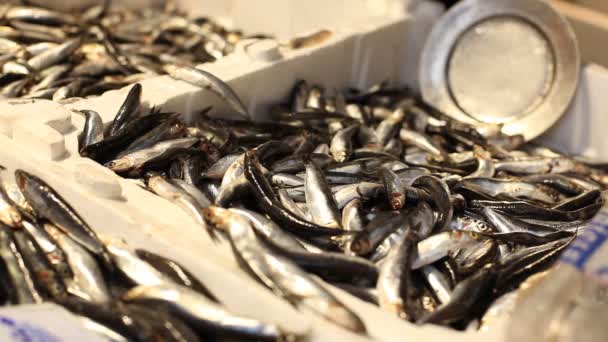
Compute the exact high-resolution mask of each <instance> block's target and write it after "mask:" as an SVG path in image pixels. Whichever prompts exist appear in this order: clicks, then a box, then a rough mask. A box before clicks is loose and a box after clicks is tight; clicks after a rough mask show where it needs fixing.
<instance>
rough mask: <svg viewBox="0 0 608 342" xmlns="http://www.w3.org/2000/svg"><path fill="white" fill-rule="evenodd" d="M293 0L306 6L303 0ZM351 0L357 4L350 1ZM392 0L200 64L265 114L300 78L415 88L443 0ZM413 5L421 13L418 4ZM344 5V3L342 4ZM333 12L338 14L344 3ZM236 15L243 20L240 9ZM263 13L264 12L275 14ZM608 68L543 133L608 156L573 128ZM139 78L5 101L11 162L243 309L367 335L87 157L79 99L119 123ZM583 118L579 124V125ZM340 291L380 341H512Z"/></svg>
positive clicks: (165, 95) (167, 81) (97, 222)
mask: <svg viewBox="0 0 608 342" xmlns="http://www.w3.org/2000/svg"><path fill="white" fill-rule="evenodd" d="M211 2H213V1H211ZM368 2H376V3H380V2H378V1H357V6H359V5H361V6H364V5H365V3H368ZM189 3H191V4H193V3H195V2H189ZM218 3H219V2H218ZM245 3H247V4H245ZM259 3H260V7H259V9H260V11H262V12H263V13H267V10H263V9H264V8H265V7H264V4H270V3H274V4H277V2H276V1H260V2H259ZM285 3H290V4H292V5H294V6H296V5H295V3H296V1H293V2H292V1H285ZM307 3H310V4H312V5H314V9H312V10H310V11H313V10H318V11H319V12H322V10H320V8H322V5H323V4H322V2H317V1H309V2H307ZM340 3H341V4H342V5H344V6H347V5H345V3H346V1H344V2H342V1H340ZM348 3H351V2H350V1H349V2H348ZM353 3H354V1H353ZM381 3H383V4H384V5H385V6H386V7H385V8H386V10H385V11H379V12H378V13H381V15H378V13H370V14H369V15H367V16H364V15H362V13H361V12H358V13H359V14H357V13H354V12H356V11H354V12H353V13H351V14H349V15H352V16H351V18H352V21H351V22H341V23H340V25H338V26H331V28H332V29H333V31H334V35H333V36H332V38H331V39H330V40H328V41H326V42H323V43H322V44H320V45H318V46H315V47H311V48H306V49H301V50H296V51H286V50H281V49H279V50H277V48H276V47H273V46H272V44H269V42H258V43H254V44H250V45H247V44H246V43H244V44H242V45H240V47H239V49H238V51H237V52H235V53H234V54H233V55H230V56H228V57H226V58H224V59H221V60H219V61H218V62H216V63H213V64H205V65H201V66H200V67H201V68H203V69H205V70H208V71H210V72H212V73H213V74H215V75H217V76H218V77H220V78H222V79H223V80H225V81H226V82H228V83H229V84H230V85H231V86H232V87H233V88H234V89H235V90H236V91H237V93H239V95H240V96H241V97H242V99H243V100H244V102H245V104H246V105H247V106H248V107H249V109H250V111H251V112H252V113H254V115H255V116H256V117H257V118H263V117H264V116H265V113H266V109H267V107H268V105H269V104H273V103H276V102H277V101H280V100H283V99H285V97H286V96H287V94H288V92H289V91H290V89H291V87H292V86H293V84H294V82H295V81H296V80H297V79H306V80H308V81H309V82H311V83H319V84H323V85H324V86H326V87H328V88H331V87H336V88H344V87H346V86H355V87H362V88H363V87H367V86H370V85H372V84H374V83H377V82H380V81H383V80H390V81H392V82H393V83H400V84H401V83H405V84H408V85H410V86H415V84H416V80H417V66H418V60H417V58H418V55H419V52H420V51H421V48H422V44H423V42H424V38H425V37H426V35H427V34H428V32H429V30H430V28H431V27H432V24H433V23H434V22H435V20H436V19H437V18H438V17H439V15H440V14H441V13H442V8H441V6H438V5H437V4H435V3H432V2H426V1H420V2H417V3H415V4H413V5H412V4H410V6H409V7H406V6H405V4H404V2H402V1H390V0H386V1H381ZM235 4H236V5H235ZM239 4H240V5H239ZM312 5H311V6H312ZM239 6H242V7H239ZM247 6H252V5H251V4H250V3H249V2H247V1H236V0H233V1H227V2H225V3H224V6H223V7H222V6H220V7H216V10H217V11H218V12H217V13H216V14H218V13H219V14H218V15H226V16H228V15H231V14H235V13H239V12H238V11H237V10H236V9H239V8H240V9H242V10H243V11H244V12H243V14H242V15H243V17H241V18H240V19H242V20H243V22H245V21H246V20H248V19H247V18H246V17H247V16H246V15H245V14H246V11H245V9H246V8H248V7H247ZM297 6H302V5H300V4H298V5H297ZM351 6H354V5H351ZM211 7H213V6H211ZM211 7H210V8H211ZM256 8H257V7H256ZM406 8H409V9H411V12H409V13H408V12H407V11H406V10H405V9H406ZM294 9H296V10H299V7H288V6H287V7H283V8H281V9H280V10H278V11H277V9H276V8H275V9H274V10H275V11H274V12H273V13H275V14H273V15H274V16H276V15H277V14H276V13H277V12H281V11H284V12H285V15H286V16H287V15H288V14H289V13H291V14H294V15H295V14H296V13H297V11H296V12H294ZM339 9H340V7H336V8H334V9H333V10H339ZM389 9H390V10H389ZM305 12H306V13H310V12H308V11H305ZM319 14H322V15H323V16H324V15H326V14H323V13H319ZM333 14H334V16H335V15H336V14H337V13H335V12H334V13H333ZM285 18H291V17H289V16H287V17H285ZM285 18H284V17H280V16H278V19H277V20H288V19H285ZM232 19H233V21H234V22H235V24H237V25H236V26H239V25H238V24H239V23H240V22H237V20H236V19H237V18H236V17H235V18H232ZM317 19H318V20H319V21H315V22H314V23H312V24H314V25H319V26H318V27H314V25H312V24H311V23H306V22H304V23H298V24H296V26H291V27H288V28H285V27H284V26H281V27H279V28H277V30H282V32H275V33H276V34H277V35H278V36H283V37H291V36H294V35H297V34H300V33H305V32H306V31H314V30H316V29H320V28H326V26H324V24H325V22H323V21H322V20H321V19H320V18H317ZM317 19H315V20H317ZM329 19H331V16H329ZM249 20H251V18H249ZM258 20H259V21H264V17H261V18H260V19H258ZM289 20H291V19H289ZM267 21H270V20H267ZM257 24H262V25H263V24H264V23H257ZM247 25H251V27H254V26H255V25H256V23H249V24H247ZM269 25H270V24H269ZM300 25H301V26H300ZM262 29H263V28H259V30H262ZM270 29H272V28H270ZM256 30H257V28H256ZM299 30H302V31H299ZM277 52H278V54H277ZM277 56H278V57H277ZM607 75H608V73H606V72H605V71H604V70H603V69H601V68H599V67H595V66H589V67H586V68H585V70H584V72H583V76H582V77H583V81H582V82H581V86H580V90H579V94H578V95H577V99H576V101H575V102H574V103H573V106H572V108H571V110H570V111H569V113H568V115H566V116H565V118H564V119H563V120H562V121H560V124H559V125H558V126H557V127H556V128H554V129H552V130H551V132H549V133H548V134H547V135H545V136H544V137H543V138H542V139H543V141H545V142H547V143H549V144H550V145H552V146H555V147H557V148H559V149H562V150H566V151H571V152H588V153H590V154H593V153H595V154H596V155H598V156H599V155H600V154H599V151H600V149H601V145H600V144H601V139H600V136H601V135H600V134H599V133H598V134H596V135H594V134H580V135H576V134H573V132H576V130H577V129H579V128H581V127H584V124H585V120H589V119H593V120H597V122H600V121H599V120H601V119H600V117H601V113H602V112H603V108H605V107H604V106H602V104H603V103H602V101H608V100H603V99H602V97H601V96H599V92H600V89H603V87H605V85H608V76H607ZM141 83H142V86H143V93H142V101H143V103H144V105H145V106H148V107H152V106H162V107H163V108H164V109H166V110H173V111H178V112H181V113H184V114H186V115H187V114H189V113H192V112H193V111H196V110H200V109H202V108H204V107H206V106H209V105H213V107H214V112H216V113H221V112H222V111H223V109H225V108H226V107H225V105H224V104H223V103H222V102H221V101H220V100H219V99H218V98H217V97H216V96H215V95H214V94H211V93H209V92H207V91H204V90H201V89H199V88H196V87H194V86H191V85H189V84H186V83H184V82H180V81H175V80H173V79H171V78H170V77H168V76H161V77H155V78H151V79H149V80H145V81H143V82H141ZM128 88H129V87H126V88H124V89H121V90H118V91H110V92H107V93H105V94H104V95H102V96H100V97H97V98H91V99H86V100H82V101H78V102H76V103H73V104H69V105H65V106H62V105H59V104H55V103H53V102H51V101H11V102H5V103H0V133H2V134H0V144H2V146H3V147H4V148H3V150H2V152H0V164H2V165H3V166H5V167H7V168H8V171H6V172H12V171H13V170H14V169H15V168H24V169H26V170H28V171H31V172H33V173H35V174H37V175H39V176H41V177H42V178H43V179H45V180H47V181H48V182H49V183H50V184H51V185H52V186H53V187H55V188H56V189H57V191H58V192H59V193H61V194H62V195H63V196H64V197H65V198H66V199H67V200H68V201H69V202H70V203H71V204H73V206H74V207H75V209H76V210H77V211H78V212H79V213H81V214H82V216H83V217H84V219H85V220H86V221H87V222H89V224H90V225H91V226H92V228H93V229H95V230H96V231H98V232H99V233H100V234H102V235H103V236H111V237H114V238H122V239H125V240H126V241H128V242H129V244H130V245H131V246H133V247H145V248H147V249H150V250H152V251H155V252H157V253H160V254H163V255H166V256H168V257H171V258H173V259H175V260H177V261H178V262H180V263H182V264H184V265H185V266H186V267H187V268H189V269H190V270H192V271H193V273H194V274H195V275H196V276H198V277H199V278H200V279H201V280H202V281H203V282H204V283H205V284H206V285H208V286H209V288H210V290H211V291H212V292H214V293H216V294H217V296H218V297H219V299H220V300H221V301H222V302H224V303H225V304H226V306H227V307H228V309H230V310H232V311H234V312H235V313H240V314H243V315H247V316H251V317H254V318H259V319H262V320H266V321H271V322H277V323H279V324H281V325H284V326H289V327H293V329H312V339H311V340H312V341H356V340H365V338H363V337H361V336H356V335H353V334H351V333H348V332H346V331H345V330H343V329H340V328H338V327H336V326H334V325H332V324H329V323H327V322H325V321H323V320H322V319H320V318H318V317H316V316H314V315H313V314H309V313H306V312H298V311H296V310H294V309H293V308H292V307H290V306H289V305H288V304H286V302H284V301H283V300H281V299H279V298H277V297H275V296H274V295H273V294H272V293H271V292H270V291H269V290H267V289H265V288H263V287H262V286H261V285H259V284H257V283H255V282H254V281H253V280H252V279H250V278H249V276H247V275H246V274H245V273H244V272H243V271H241V270H240V269H239V268H238V266H237V265H236V263H235V261H234V258H233V256H232V253H231V252H230V250H229V248H228V246H227V245H216V244H214V243H212V242H211V241H210V240H209V238H208V237H207V235H206V234H205V233H204V232H203V230H202V229H201V227H199V226H197V225H196V224H195V223H194V222H193V221H192V220H191V219H190V218H189V217H188V216H187V215H186V214H185V213H183V212H182V211H181V210H180V208H178V207H177V206H175V205H174V204H172V203H171V202H169V201H167V200H164V199H162V198H160V197H157V196H155V195H153V194H151V193H149V192H147V191H145V190H143V189H141V188H139V187H138V186H137V185H135V184H134V183H132V182H131V181H129V180H125V179H122V178H121V177H119V176H117V175H115V174H114V173H112V172H111V171H109V170H107V169H106V168H105V167H103V166H101V165H98V164H97V163H95V162H93V161H91V160H88V159H85V158H81V157H80V156H79V155H78V153H77V135H78V133H79V132H80V130H81V129H82V126H83V119H82V117H80V116H79V115H77V114H74V113H72V112H71V111H70V110H69V109H70V108H74V109H93V110H96V111H97V112H99V114H100V115H101V116H102V118H103V120H104V122H105V123H107V122H110V121H111V120H112V119H113V117H114V115H115V113H116V111H117V109H118V107H119V106H120V104H121V103H122V101H123V100H124V97H125V96H126V94H127V92H128V90H129V89H128ZM585 115H586V116H585ZM573 122H577V123H578V126H577V125H575V124H573ZM581 125H583V126H581ZM598 127H599V126H598ZM564 132H567V133H566V134H565V133H564ZM594 148H596V149H594ZM594 151H596V152H594ZM5 178H7V179H8V178H11V177H5ZM332 291H334V292H335V293H336V295H337V296H338V297H339V298H340V299H341V300H343V301H344V302H345V304H346V305H348V306H349V307H350V308H351V309H353V311H355V312H356V313H357V314H358V315H359V316H360V317H361V318H362V319H363V320H364V321H365V324H366V326H367V328H368V331H369V334H370V337H371V338H372V339H376V340H381V341H401V340H404V339H408V340H413V341H441V340H448V339H449V340H450V341H482V340H490V341H501V340H502V336H503V335H504V334H503V329H504V322H498V323H497V324H496V325H495V326H493V328H492V329H490V330H489V331H483V332H456V331H452V330H449V329H445V328H441V327H436V326H431V325H427V326H423V327H419V326H415V325H413V324H410V323H408V322H405V321H403V320H401V319H399V318H397V317H394V316H393V315H392V314H390V313H386V312H383V311H381V310H380V309H379V308H377V307H375V306H373V305H370V304H368V303H364V302H362V301H360V300H358V299H356V298H354V297H352V296H350V295H348V294H346V293H344V292H343V291H341V290H337V289H334V288H332Z"/></svg>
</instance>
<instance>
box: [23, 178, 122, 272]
mask: <svg viewBox="0 0 608 342" xmlns="http://www.w3.org/2000/svg"><path fill="white" fill-rule="evenodd" d="M15 178H16V180H17V184H18V185H19V188H20V189H21V191H22V192H23V195H24V196H25V198H26V199H27V201H28V202H29V203H30V204H31V205H32V207H33V209H34V211H35V213H36V215H37V216H39V217H43V218H46V219H47V220H49V221H51V222H52V223H53V224H55V225H56V226H57V227H58V228H59V229H61V230H62V231H63V232H65V233H66V234H67V235H68V236H70V238H71V239H74V241H76V242H77V243H78V244H80V245H81V246H82V247H84V248H85V249H86V250H87V251H89V252H91V253H92V254H94V255H96V256H98V257H100V258H101V259H102V260H104V261H105V264H106V266H107V267H109V269H112V266H111V265H112V263H111V262H110V261H109V260H110V259H109V256H108V254H107V251H106V250H105V249H104V246H103V244H102V242H101V240H100V239H99V237H98V236H97V233H95V231H94V230H93V229H91V227H90V226H89V225H88V224H87V223H86V222H85V221H84V220H83V219H82V217H80V215H79V214H78V213H77V212H76V211H75V210H74V209H73V208H72V206H71V205H70V204H69V203H68V202H67V201H66V200H65V199H63V197H61V195H59V193H57V192H56V191H55V190H54V189H53V188H52V187H51V186H50V185H48V184H47V183H46V182H45V181H43V180H42V179H41V178H39V177H37V176H35V175H33V174H31V173H28V172H26V171H24V170H16V171H15Z"/></svg>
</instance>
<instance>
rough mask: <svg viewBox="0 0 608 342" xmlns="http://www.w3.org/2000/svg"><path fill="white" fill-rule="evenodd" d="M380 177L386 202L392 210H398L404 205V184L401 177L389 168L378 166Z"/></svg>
mask: <svg viewBox="0 0 608 342" xmlns="http://www.w3.org/2000/svg"><path fill="white" fill-rule="evenodd" d="M380 177H381V178H382V183H384V189H385V192H386V196H387V197H388V203H389V205H390V207H391V209H393V210H400V209H401V208H403V206H404V205H405V186H404V185H403V183H402V182H401V178H399V176H398V175H397V174H396V173H395V172H393V171H392V170H391V169H389V168H386V167H382V168H380Z"/></svg>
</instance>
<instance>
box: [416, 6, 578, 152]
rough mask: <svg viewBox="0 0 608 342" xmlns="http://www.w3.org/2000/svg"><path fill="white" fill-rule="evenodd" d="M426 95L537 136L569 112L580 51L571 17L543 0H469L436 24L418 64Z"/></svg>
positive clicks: (474, 117)
mask: <svg viewBox="0 0 608 342" xmlns="http://www.w3.org/2000/svg"><path fill="white" fill-rule="evenodd" d="M419 72H420V88H421V91H422V96H423V98H424V100H425V101H427V102H429V103H430V104H432V105H434V106H436V107H437V108H438V109H440V110H441V111H443V112H444V113H446V114H447V115H449V116H451V117H453V118H455V119H458V120H461V121H464V122H467V123H471V124H475V123H479V122H485V123H496V124H501V125H503V127H502V131H503V132H504V133H505V134H509V135H515V134H522V135H523V136H524V138H525V139H526V140H530V139H533V138H535V137H537V136H538V135H540V134H541V133H543V132H544V131H545V130H547V129H548V128H549V127H551V126H552V125H553V124H554V123H555V122H556V121H557V120H558V119H559V118H560V116H561V115H562V114H563V113H564V112H565V111H566V109H567V108H568V106H569V104H570V102H571V101H572V98H573V97H574V94H575V92H576V88H577V85H578V79H579V73H580V55H579V50H578V44H577V41H576V37H575V36H574V33H573V31H572V29H571V28H570V26H569V24H568V23H567V22H566V20H565V19H564V18H563V17H562V16H561V15H560V14H559V13H557V12H556V11H555V10H554V9H553V8H552V7H551V6H550V5H549V4H547V3H545V2H543V1H539V0H465V1H462V2H460V3H459V4H458V5H456V6H454V7H452V8H451V9H450V10H449V11H448V12H447V13H446V14H445V16H444V17H443V18H442V19H441V20H440V21H439V22H438V23H437V25H436V26H435V27H434V29H433V31H432V32H431V35H430V36H429V38H428V40H427V42H426V45H425V47H424V51H423V53H422V62H421V64H420V71H419Z"/></svg>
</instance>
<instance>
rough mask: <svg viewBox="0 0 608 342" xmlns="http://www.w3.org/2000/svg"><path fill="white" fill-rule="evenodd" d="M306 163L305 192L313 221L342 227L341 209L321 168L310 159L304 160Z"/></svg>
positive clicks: (329, 226)
mask: <svg viewBox="0 0 608 342" xmlns="http://www.w3.org/2000/svg"><path fill="white" fill-rule="evenodd" d="M304 165H305V168H306V178H305V179H304V193H305V196H306V204H307V207H308V211H309V212H310V215H311V216H312V221H313V222H314V223H316V224H318V225H320V226H323V227H328V228H336V229H341V228H342V227H341V221H342V218H341V217H340V211H339V210H338V205H337V204H336V200H335V198H334V197H333V194H332V192H331V190H330V188H329V185H328V184H327V180H326V179H325V177H324V175H323V173H322V171H321V169H320V168H319V167H318V166H317V165H316V164H315V163H314V162H313V161H312V160H310V159H309V160H304Z"/></svg>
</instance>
